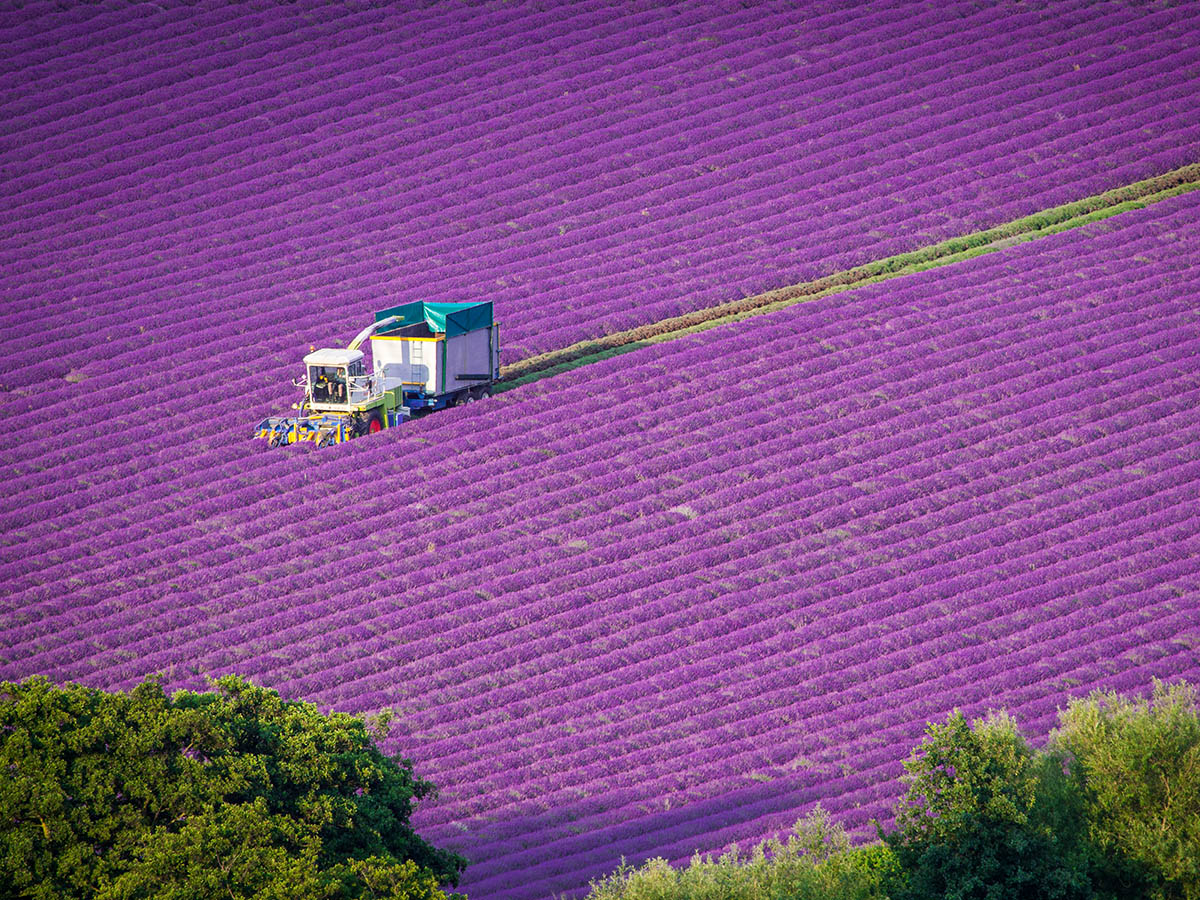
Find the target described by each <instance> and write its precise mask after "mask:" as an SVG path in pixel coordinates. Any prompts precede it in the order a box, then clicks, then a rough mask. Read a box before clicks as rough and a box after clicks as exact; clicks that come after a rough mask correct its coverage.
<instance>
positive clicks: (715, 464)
mask: <svg viewBox="0 0 1200 900" xmlns="http://www.w3.org/2000/svg"><path fill="white" fill-rule="evenodd" d="M543 7H544V8H543ZM543 7H535V6H532V5H528V4H524V5H522V4H508V3H485V4H478V5H467V4H440V5H436V6H432V7H430V8H428V9H416V8H415V7H411V6H406V7H405V8H404V9H403V10H402V9H399V8H391V9H375V8H370V6H369V5H368V4H365V3H354V2H351V3H341V4H330V3H323V2H305V3H298V4H295V5H294V6H289V7H288V8H287V9H286V10H284V9H282V8H278V7H276V6H275V5H273V4H272V5H267V4H253V3H252V4H247V5H242V6H237V7H234V6H231V5H227V4H224V3H219V2H210V3H205V4H201V5H199V6H195V7H184V6H181V5H175V4H172V3H161V4H140V5H117V4H102V5H101V4H97V5H69V8H68V9H66V10H62V9H60V8H59V6H58V5H56V4H49V3H45V4H38V3H34V4H29V5H26V6H25V7H24V8H23V9H16V8H14V7H9V8H6V9H5V10H3V11H0V45H2V46H3V48H4V50H5V52H4V53H3V54H0V111H2V112H3V115H4V121H5V125H6V127H5V129H3V131H2V132H0V173H2V175H0V296H2V297H3V301H2V303H0V350H2V353H0V417H2V421H3V424H4V426H5V432H4V433H5V440H4V441H3V443H0V461H2V463H3V466H4V471H5V472H6V473H7V474H8V476H9V477H8V483H7V491H6V492H5V494H4V495H3V497H2V498H0V528H3V532H4V534H5V535H6V537H7V540H6V541H5V542H3V544H2V545H0V584H3V585H4V587H3V589H2V590H0V679H16V678H22V677H25V676H26V675H30V674H33V673H44V674H46V675H49V676H50V677H52V678H54V679H56V680H60V681H62V680H68V679H71V680H78V681H82V682H84V683H86V684H90V685H96V686H102V687H108V688H118V687H128V686H130V685H132V684H134V683H136V682H137V681H139V680H141V679H142V678H143V677H145V676H146V675H147V674H150V673H154V672H161V673H164V675H165V677H166V680H167V682H168V685H169V686H170V687H172V688H175V687H200V686H202V685H203V683H204V680H203V679H204V677H205V676H207V675H217V674H221V673H224V672H230V671H233V672H239V673H243V674H245V675H248V676H249V677H251V678H252V679H253V680H254V681H256V682H258V683H261V684H265V685H268V686H271V687H274V688H277V689H279V690H280V692H281V693H283V694H284V695H285V696H288V697H297V698H304V699H309V700H312V701H314V702H317V703H319V704H321V705H322V706H323V707H325V708H335V709H339V710H346V711H353V712H374V711H376V710H379V709H380V708H382V707H385V706H391V707H394V708H395V709H396V711H397V712H398V714H399V715H398V725H397V729H396V731H395V732H394V733H393V735H392V737H391V738H390V739H389V741H388V743H387V749H389V750H391V751H397V752H402V753H404V754H405V755H407V756H411V757H412V758H413V759H414V760H415V761H416V764H417V770H418V772H419V773H420V774H421V775H423V776H426V777H428V778H430V779H431V780H433V781H434V782H435V783H436V784H437V785H438V786H439V787H440V788H441V798H440V800H439V801H438V802H437V803H436V804H433V805H431V806H427V807H425V808H423V809H421V810H420V811H419V814H418V817H417V824H418V827H419V828H420V829H421V831H422V833H423V834H428V835H429V836H430V837H431V839H432V840H434V842H435V843H438V844H440V845H446V846H451V847H453V848H455V849H458V850H460V851H461V852H463V853H465V854H466V855H467V856H468V857H470V858H471V860H472V864H471V866H470V867H469V868H468V870H467V875H466V878H465V881H464V882H463V885H462V888H463V890H465V891H466V892H467V893H468V894H469V895H470V896H471V897H472V898H473V900H502V898H503V900H540V898H545V897H548V896H550V895H551V893H552V892H568V893H570V892H575V891H578V890H579V889H580V888H581V887H583V886H584V885H585V884H586V882H587V880H588V879H589V878H591V877H594V876H596V875H599V874H602V873H604V872H607V871H609V870H611V869H612V868H613V867H614V866H615V865H616V863H617V861H618V860H619V858H620V857H621V856H622V855H624V856H626V857H628V858H629V859H630V860H631V861H637V860H640V859H643V858H645V857H647V856H650V855H664V856H667V857H670V858H680V857H685V856H688V855H690V854H691V852H692V851H693V850H695V849H701V850H718V849H720V848H721V847H723V846H724V845H726V844H728V843H729V842H731V841H751V840H757V839H759V838H762V837H764V836H767V835H770V834H774V833H776V832H777V831H779V830H780V829H785V828H787V827H788V826H790V825H791V823H792V822H794V821H795V820H796V819H797V818H798V817H799V816H800V815H802V814H803V813H804V812H806V811H807V810H808V809H810V808H811V807H812V806H813V805H814V804H815V803H816V802H817V801H820V802H822V803H823V804H824V805H825V806H826V808H827V809H830V810H831V811H833V812H834V814H835V816H836V818H838V820H839V821H841V822H843V823H844V824H846V825H847V826H848V827H849V828H851V829H852V830H854V831H855V832H856V833H857V834H859V835H869V834H870V831H869V829H868V823H869V821H870V819H871V818H872V817H879V818H881V819H883V820H885V821H886V820H887V818H888V816H889V811H890V808H891V804H892V803H893V802H894V800H895V798H896V796H897V795H898V790H899V785H898V783H897V781H896V776H897V775H898V774H899V772H900V761H901V760H902V759H903V758H904V756H906V755H907V753H908V752H909V750H910V749H911V748H912V746H913V745H914V744H915V743H916V742H917V741H918V739H919V736H920V734H921V732H922V730H923V727H924V725H925V722H926V721H927V720H930V719H938V718H942V717H944V716H945V714H946V713H947V712H948V711H949V710H950V709H951V708H953V707H956V706H957V707H961V708H962V709H963V710H964V711H966V712H968V713H970V714H977V713H982V712H983V711H985V710H986V709H988V708H990V707H996V706H1004V707H1006V708H1008V709H1009V710H1010V711H1011V712H1013V714H1014V715H1015V716H1016V717H1017V719H1018V721H1019V722H1020V724H1021V726H1022V728H1023V729H1024V730H1025V731H1026V732H1027V733H1029V734H1032V735H1036V736H1044V735H1045V734H1046V733H1047V731H1048V729H1049V728H1050V727H1052V725H1053V724H1054V721H1055V711H1056V708H1057V707H1059V706H1062V705H1064V704H1065V703H1066V701H1067V699H1068V698H1070V697H1073V696H1078V695H1081V694H1086V693H1087V692H1089V691H1090V690H1092V689H1094V688H1097V687H1104V688H1116V689H1119V690H1127V691H1133V692H1144V691H1146V689H1147V688H1148V686H1149V683H1150V679H1151V678H1152V677H1153V676H1159V677H1176V676H1181V677H1187V678H1189V679H1191V680H1192V681H1194V682H1200V520H1198V518H1197V516H1198V515H1200V508H1198V507H1197V505H1196V496H1197V493H1198V490H1200V488H1198V486H1200V402H1198V401H1200V363H1198V360H1200V301H1198V296H1197V287H1196V285H1197V284H1200V238H1198V237H1197V234H1198V229H1197V225H1198V224H1200V193H1192V194H1188V195H1184V196H1182V197H1177V198H1174V199H1170V200H1164V201H1161V202H1159V203H1157V204H1155V205H1154V206H1152V207H1150V208H1147V209H1144V210H1139V211H1134V212H1128V213H1124V214H1122V215H1120V216H1117V217H1115V218H1112V219H1109V220H1107V221H1105V222H1103V223H1097V224H1093V225H1090V226H1087V227H1085V228H1083V229H1077V230H1075V231H1072V232H1068V233H1064V234H1061V235H1057V236H1054V237H1044V238H1039V239H1038V240H1036V241H1034V242H1032V243H1030V244H1026V245H1022V246H1016V247H1010V248H1008V249H1007V250H1004V251H1002V252H999V253H994V254H991V255H988V256H984V257H980V258H977V259H975V260H972V261H968V262H960V263H956V264H954V265H953V266H951V267H948V268H946V269H942V270H935V271H930V272H926V273H923V274H921V275H918V276H910V277H906V278H903V279H898V280H895V281H891V282H887V283H884V284H880V285H876V286H873V287H870V288H865V289H859V290H856V291H853V292H849V293H845V294H842V295H836V296H832V297H827V298H825V299H822V300H819V301H814V302H812V303H809V304H804V305H801V306H797V307H793V308H791V309H788V310H784V311H781V312H777V313H774V314H771V315H767V316H761V317H758V318H755V319H751V320H747V321H745V322H742V323H739V324H737V325H735V326H727V327H722V328H718V329H714V330H712V331H709V332H706V333H703V334H699V335H692V336H690V337H686V338H682V339H679V340H675V341H671V342H668V343H664V344H660V345H657V346H653V347H644V348H642V349H639V350H637V351H635V352H632V353H629V354H626V355H623V356H619V357H615V358H613V359H609V360H606V361H604V362H600V363H596V364H593V365H589V366H586V367H583V368H581V369H578V370H576V371H573V372H569V373H567V374H563V375H558V376H555V377H553V378H550V379H546V380H544V381H541V382H537V383H534V384H529V385H525V386H523V387H520V388H516V389H513V390H511V391H508V392H506V393H504V394H502V395H500V396H497V397H495V398H493V399H492V400H490V401H488V402H487V403H483V404H475V405H474V406H472V407H470V408H466V409H455V410H449V411H446V412H443V413H438V414H437V415H435V416H432V417H430V418H428V419H424V420H420V421H415V422H410V423H408V424H406V425H405V426H404V427H403V428H402V429H400V430H399V431H388V432H385V433H384V434H381V435H378V436H374V437H372V438H370V439H366V440H359V441H355V442H353V443H350V444H347V445H343V446H338V447H335V448H329V449H326V450H322V451H320V452H317V453H313V452H305V451H306V450H307V449H308V448H288V449H286V450H282V451H275V452H268V451H267V450H266V449H265V447H264V446H263V445H262V444H255V443H253V442H251V441H250V440H249V437H248V435H249V433H250V429H251V427H252V426H253V424H254V423H255V422H257V421H258V420H259V419H261V418H262V417H263V416H265V415H267V414H268V413H271V412H277V411H280V410H282V409H284V408H286V406H287V405H288V404H290V403H291V402H292V401H293V400H295V399H297V396H296V393H295V391H294V390H293V389H292V388H291V386H290V385H289V384H288V381H289V379H290V378H291V377H292V376H293V375H295V374H297V373H298V364H299V360H300V358H301V357H302V355H303V354H304V353H305V352H306V351H307V348H308V347H309V345H310V344H316V345H318V346H321V345H325V346H335V345H339V344H344V342H345V341H346V340H348V339H349V338H350V337H351V336H352V335H353V334H354V333H355V332H356V331H357V330H358V329H359V328H360V327H361V326H362V325H363V324H364V323H365V322H366V321H368V320H369V319H370V316H371V313H372V311H374V310H376V309H381V308H384V307H386V306H390V305H395V304H398V303H402V302H406V301H409V300H419V299H442V300H484V299H490V300H493V301H494V302H495V304H496V309H497V311H498V318H499V320H500V321H501V323H502V325H503V330H502V336H503V338H504V342H505V356H504V362H505V363H512V362H515V361H518V360H520V359H522V358H527V357H529V356H530V355H532V354H535V353H539V352H543V351H547V350H554V349H560V348H563V347H566V346H568V345H569V344H571V343H572V342H575V341H578V340H581V339H585V338H588V337H594V336H597V335H602V334H609V333H614V332H616V331H619V330H621V329H625V328H629V327H633V326H638V325H644V324H648V323H653V322H657V321H659V320H661V319H663V318H664V317H668V316H671V315H675V314H677V313H680V312H683V311H688V310H696V309H704V308H707V307H709V306H712V305H714V304H717V303H721V302H723V301H727V300H730V299H736V298H738V297H741V296H745V295H748V294H754V293H757V292H760V291H764V290H768V289H773V288H777V287H781V286H786V285H790V284H794V283H797V282H800V281H803V280H805V279H810V278H813V277H817V276H821V275H825V274H828V273H831V272H834V271H837V270H839V269H842V268H845V267H847V266H852V265H857V264H861V263H866V262H869V261H871V260H875V259H879V258H882V257H885V256H887V255H889V254H892V253H896V252H900V251H904V250H910V249H914V248H919V247H923V246H925V245H928V244H929V243H931V242H933V241H937V240H940V239H942V238H946V237H950V236H954V235H961V234H965V233H968V232H971V231H973V230H975V229H979V228H983V227H988V226H992V225H996V224H999V223H1003V222H1007V221H1010V220H1012V219H1014V218H1016V217H1018V216H1022V215H1026V214H1030V213H1034V212H1036V211H1039V210H1042V209H1045V208H1047V207H1049V206H1052V205H1054V204H1058V203H1063V202H1066V201H1069V200H1073V199H1077V198H1082V197H1085V196H1089V195H1091V194H1095V193H1097V192H1100V191H1103V190H1106V189H1109V188H1113V187H1117V186H1121V185H1125V184H1128V183H1130V182H1133V181H1135V180H1137V179H1141V178H1146V177H1149V176H1153V175H1158V174H1162V173H1165V172H1167V171H1169V170H1171V169H1173V168H1175V167H1178V166H1181V165H1184V164H1188V163H1194V162H1197V161H1200V43H1198V42H1197V41H1196V40H1195V36H1196V34H1197V33H1200V6H1197V5H1195V4H1180V5H1177V6H1167V5H1157V4H1155V5H1148V6H1134V5H1127V4H1118V3H1092V2H1086V3H1085V2H1071V0H1065V2H1062V3H1055V4H1049V5H1046V6H1045V7H1044V8H1042V7H1037V6H1025V5H1006V6H984V7H982V8H978V7H977V5H976V4H971V3H965V2H962V3H960V2H952V3H945V4H930V5H924V6H920V7H917V6H912V5H909V4H902V3H882V2H881V3H875V4H871V5H870V6H866V7H864V6H862V5H859V4H842V3H826V4H821V5H818V6H814V5H808V6H806V7H805V8H804V9H803V10H802V11H798V10H796V9H794V8H792V7H791V5H784V4H757V5H754V7H753V8H752V9H745V8H743V7H742V6H740V5H738V6H734V5H729V6H719V5H714V4H702V3H691V4H688V3H678V4H667V5H660V4H655V3H648V2H647V3H641V2H635V3H630V4H626V5H624V6H622V7H621V8H620V14H619V15H615V14H614V12H613V9H612V7H611V6H609V5H605V4H599V3H579V4H573V5H569V6H568V5H562V4H545V5H543Z"/></svg>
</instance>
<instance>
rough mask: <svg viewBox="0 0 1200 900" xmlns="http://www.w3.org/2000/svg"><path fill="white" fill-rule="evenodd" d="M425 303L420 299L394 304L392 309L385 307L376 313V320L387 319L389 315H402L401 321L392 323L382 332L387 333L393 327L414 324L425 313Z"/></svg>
mask: <svg viewBox="0 0 1200 900" xmlns="http://www.w3.org/2000/svg"><path fill="white" fill-rule="evenodd" d="M424 306H425V304H424V303H422V302H421V301H420V300H417V301H415V302H413V303H405V304H402V305H401V306H393V307H392V308H391V309H384V310H381V311H379V312H377V313H375V321H376V322H378V321H380V320H381V319H386V318H387V317H388V316H401V317H402V318H401V321H400V322H398V323H397V324H395V325H391V326H389V327H388V328H386V329H385V330H383V331H381V332H379V333H380V334H387V333H388V332H389V331H391V330H392V329H393V328H403V327H404V326H405V325H412V324H413V323H414V322H419V321H421V319H422V318H423V317H424V315H425V310H424Z"/></svg>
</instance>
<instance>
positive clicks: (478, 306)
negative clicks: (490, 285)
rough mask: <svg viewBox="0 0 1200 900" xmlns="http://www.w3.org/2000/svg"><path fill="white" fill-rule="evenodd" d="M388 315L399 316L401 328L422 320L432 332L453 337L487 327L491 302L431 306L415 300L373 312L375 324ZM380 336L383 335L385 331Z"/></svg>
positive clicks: (432, 304)
mask: <svg viewBox="0 0 1200 900" xmlns="http://www.w3.org/2000/svg"><path fill="white" fill-rule="evenodd" d="M388 316H403V317H404V321H403V322H402V323H401V325H411V324H413V323H414V322H417V321H420V320H421V319H422V318H424V319H425V323H426V324H427V325H428V326H429V327H430V329H432V330H433V331H438V332H443V333H445V335H446V336H447V337H454V335H456V334H466V333H467V332H468V331H477V330H478V329H480V328H487V327H488V326H489V325H491V324H492V302H491V301H490V300H488V301H486V302H484V303H435V302H433V301H431V300H417V301H414V302H413V303H405V304H403V305H401V306H393V307H392V308H391V309H385V310H381V311H380V312H377V313H375V321H376V322H378V321H379V320H380V319H386V318H387V317H388ZM397 327H400V326H397ZM389 330H390V329H389ZM381 334H387V331H383V332H381Z"/></svg>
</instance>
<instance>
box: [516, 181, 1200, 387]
mask: <svg viewBox="0 0 1200 900" xmlns="http://www.w3.org/2000/svg"><path fill="white" fill-rule="evenodd" d="M1197 188H1200V163H1193V164H1191V165H1187V166H1184V167H1182V168H1179V169H1175V170H1174V171H1172V172H1167V173H1166V174H1164V175H1158V176H1156V177H1154V178H1148V179H1146V180H1145V181H1138V182H1135V183H1133V184H1129V185H1125V186H1124V187H1119V188H1114V189H1113V190H1111V191H1105V192H1104V193H1102V194H1096V195H1095V196H1093V197H1087V198H1084V199H1083V200H1076V201H1074V202H1072V203H1067V204H1064V205H1062V206H1056V207H1053V208H1051V209H1047V210H1043V211H1041V212H1038V213H1034V214H1033V215H1031V216H1026V217H1025V218H1022V219H1017V220H1015V221H1013V222H1008V223H1006V224H1004V225H998V226H996V227H995V228H989V229H987V230H985V231H977V232H974V233H972V234H967V235H963V236H962V237H956V238H950V239H949V240H946V241H942V242H941V243H938V244H932V245H930V246H928V247H922V248H920V249H917V250H912V251H910V252H908V253H901V254H898V255H896V256H889V257H887V258H886V259H880V260H876V261H874V262H870V263H867V264H865V265H862V266H856V267H855V268H853V269H846V270H844V271H841V272H835V273H833V274H832V275H827V276H825V277H824V278H818V279H816V280H814V281H806V282H802V283H800V284H794V285H789V286H788V287H782V288H776V289H775V290H771V291H766V292H765V293H762V294H756V295H754V296H753V297H744V298H742V299H741V300H733V301H730V302H728V303H722V304H720V305H719V306H712V307H709V308H707V309H701V310H696V311H695V312H690V313H685V314H684V315H681V316H673V317H672V318H669V319H663V320H661V321H658V322H653V323H651V324H648V325H642V326H640V327H638V328H632V329H629V330H628V331H618V332H615V333H613V334H608V335H605V336H604V337H600V338H594V339H591V340H587V341H580V342H579V343H576V344H572V345H570V346H569V347H563V348H562V349H559V350H551V351H549V352H547V353H540V354H538V355H536V356H531V357H528V358H527V359H523V360H521V361H520V362H516V363H513V364H512V365H509V366H505V367H504V368H503V369H502V370H501V373H500V374H501V381H500V382H499V383H498V384H497V385H496V389H497V390H500V391H503V390H508V389H509V388H514V387H517V386H518V385H522V384H527V383H529V382H531V381H537V380H539V379H541V378H547V377H549V376H551V375H555V374H558V373H559V372H565V371H567V370H569V369H574V368H578V367H579V366H583V365H587V364H588V363H592V362H597V361H599V360H601V359H607V358H608V357H611V356H617V355H619V354H622V353H628V352H630V351H631V350H636V349H638V348H639V347H645V346H647V345H649V344H657V343H661V342H662V341H669V340H673V339H674V338H678V337H682V336H684V335H686V334H694V333H695V332H698V331H705V330H707V329H709V328H715V327H717V326H718V325H724V324H726V323H729V322H736V321H738V320H740V319H745V318H748V317H750V316H757V315H762V314H764V313H768V312H774V311H775V310H777V309H783V308H784V307H785V306H791V305H792V304H794V303H804V302H806V301H809V300H816V299H818V298H820V297H826V296H829V295H830V294H835V293H839V292H841V291H848V290H851V289H853V288H858V287H863V286H864V285H868V284H873V283H875V282H877V281H886V280H887V279H889V278H897V277H899V276H901V275H910V274H912V273H914V272H921V271H924V270H925V269H932V268H935V267H937V266H945V265H949V264H951V263H954V262H958V261H959V260H963V259H969V258H971V257H973V256H980V255H982V254H984V253H994V252H996V251H997V250H1003V249H1004V248H1005V247H1011V246H1013V245H1014V244H1019V243H1023V242H1025V241H1031V240H1036V239H1037V238H1039V237H1043V236H1044V235H1048V234H1055V233H1057V232H1060V231H1066V230H1068V229H1070V228H1078V227H1080V226H1082V225H1086V224H1088V223H1089V222H1096V221H1099V220H1101V219H1106V218H1108V217H1110V216H1115V215H1117V214H1118V213H1122V212H1125V211H1126V210H1130V209H1140V208H1142V207H1144V206H1148V205H1150V204H1151V203H1156V202H1158V201H1159V200H1165V199H1166V198H1168V197H1175V196H1178V195H1179V194H1184V193H1187V192H1188V191H1193V190H1196V189H1197Z"/></svg>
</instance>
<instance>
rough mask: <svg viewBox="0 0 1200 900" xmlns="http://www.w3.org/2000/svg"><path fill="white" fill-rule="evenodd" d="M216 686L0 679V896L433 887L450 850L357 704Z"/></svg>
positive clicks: (334, 894) (110, 899)
mask: <svg viewBox="0 0 1200 900" xmlns="http://www.w3.org/2000/svg"><path fill="white" fill-rule="evenodd" d="M214 686H215V688H216V690H215V691H213V692H205V693H194V692H190V691H182V692H179V693H176V694H174V695H173V696H171V697H168V696H167V695H166V694H165V693H164V691H163V688H162V685H161V684H160V683H159V682H158V681H156V680H149V681H146V682H143V683H142V684H140V685H138V686H137V687H135V688H134V689H133V690H132V691H130V692H129V693H106V692H104V691H100V690H95V689H91V688H85V687H82V686H80V685H76V684H69V685H67V686H65V687H61V688H60V687H56V686H55V685H53V684H51V683H50V682H49V681H48V680H47V679H45V678H42V677H34V678H30V679H28V680H26V681H24V682H21V683H19V684H16V683H11V682H6V683H4V684H2V685H0V765H2V766H3V767H4V769H5V771H6V772H7V773H8V774H9V777H6V778H4V779H2V780H0V883H2V884H3V885H5V886H6V887H0V896H11V897H27V898H37V900H50V898H74V897H79V898H84V897H87V898H101V900H117V898H121V900H133V898H162V900H167V898H171V900H174V898H179V900H183V898H189V900H192V898H194V900H203V898H208V897H214V898H215V897H222V898H231V897H232V898H240V897H252V896H253V897H258V898H264V900H268V898H276V897H277V898H279V900H309V898H329V900H342V898H366V897H372V898H392V900H402V898H404V900H435V898H438V900H444V897H445V895H444V894H443V893H442V891H441V890H440V889H439V887H438V885H439V884H446V883H448V884H455V883H457V880H458V876H459V873H460V872H461V871H462V869H463V868H464V867H465V865H466V861H465V860H464V859H463V858H462V857H460V856H458V855H456V854H454V853H450V852H448V851H445V850H439V849H437V848H435V847H433V846H432V845H430V844H429V843H428V842H426V841H425V840H424V839H422V838H421V837H420V836H418V835H417V834H416V832H415V831H414V830H413V828H412V826H411V824H410V822H409V819H410V815H411V813H412V810H413V805H414V803H415V802H416V801H419V800H421V799H424V798H427V797H430V796H431V795H432V793H433V786H432V785H431V784H430V783H429V782H427V781H424V780H422V779H420V778H418V777H416V776H415V775H414V774H413V770H412V764H411V762H409V761H408V760H405V759H402V758H398V757H388V756H386V755H384V754H383V753H382V752H381V751H380V750H379V749H378V747H377V746H376V745H375V743H374V740H373V737H372V735H371V733H370V732H369V731H368V728H367V725H366V723H364V722H363V721H362V720H361V719H358V718H355V717H353V716H348V715H345V714H341V713H335V714H331V715H328V716H327V715H323V714H322V713H321V712H320V711H319V710H317V708H316V707H315V706H313V705H312V704H308V703H300V702H294V701H285V700H283V699H281V698H280V697H279V695H278V694H277V693H275V692H274V691H270V690H267V689H264V688H260V687H256V686H254V685H252V684H249V683H247V682H246V681H243V680H242V679H240V678H238V677H236V676H232V675H231V676H225V677H223V678H220V679H217V680H216V681H215V682H214ZM5 890H7V891H8V893H7V894H5V893H4V891H5Z"/></svg>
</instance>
